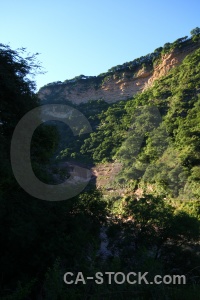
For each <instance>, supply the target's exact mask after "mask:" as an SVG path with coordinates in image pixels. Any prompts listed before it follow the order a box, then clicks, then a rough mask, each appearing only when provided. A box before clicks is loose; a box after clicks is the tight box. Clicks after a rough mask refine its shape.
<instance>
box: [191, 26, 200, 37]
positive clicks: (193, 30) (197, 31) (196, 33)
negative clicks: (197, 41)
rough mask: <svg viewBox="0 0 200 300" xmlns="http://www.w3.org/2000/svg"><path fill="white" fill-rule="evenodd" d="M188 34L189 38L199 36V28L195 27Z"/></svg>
mask: <svg viewBox="0 0 200 300" xmlns="http://www.w3.org/2000/svg"><path fill="white" fill-rule="evenodd" d="M190 34H191V36H195V35H198V34H200V28H199V27H196V28H194V29H192V30H191V31H190Z"/></svg>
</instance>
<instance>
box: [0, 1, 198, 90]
mask: <svg viewBox="0 0 200 300" xmlns="http://www.w3.org/2000/svg"><path fill="white" fill-rule="evenodd" d="M199 12H200V1H199V0H190V1H176V0H174V1H171V0H168V1H155V0H152V1H138V0H137V1H134V0H132V1H131V0H123V1H120V0H107V1H105V0H101V1H95V0H85V1H84V0H82V1H81V0H74V1H72V0H70V1H69V0H65V1H64V0H57V1H53V0H52V1H47V0H40V1H39V0H35V1H30V0H26V1H25V0H18V1H9V0H8V1H2V2H1V9H0V28H1V35H0V36H1V39H0V43H3V44H9V45H10V47H11V48H12V49H16V48H20V47H26V48H27V51H28V52H31V53H36V52H39V53H40V56H39V60H40V61H41V64H42V66H43V67H44V69H45V71H46V72H47V73H46V74H44V75H37V76H36V77H35V81H36V83H37V87H38V88H40V87H41V86H43V85H45V84H47V83H49V82H53V81H58V80H60V81H64V80H66V79H71V78H73V77H75V76H78V75H80V74H84V75H88V76H92V75H98V74H100V73H102V72H106V71H107V70H108V69H109V68H111V67H113V66H115V65H118V64H123V63H124V62H128V61H131V60H133V59H135V58H137V57H140V56H142V55H146V54H147V53H150V52H152V51H154V49H156V48H157V47H159V46H162V45H163V44H164V43H166V42H173V41H174V40H176V39H177V38H179V37H183V36H185V35H190V31H191V29H193V28H194V27H196V26H198V27H200V13H199Z"/></svg>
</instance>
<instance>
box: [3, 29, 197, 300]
mask: <svg viewBox="0 0 200 300" xmlns="http://www.w3.org/2000/svg"><path fill="white" fill-rule="evenodd" d="M191 35H192V37H191V38H189V39H188V38H187V37H184V38H182V39H178V40H177V41H175V42H174V43H173V45H172V44H170V45H168V44H166V45H165V46H164V47H163V48H159V49H157V50H156V52H157V53H158V52H159V53H160V54H159V55H162V54H163V53H165V51H172V50H173V49H174V48H176V49H178V48H180V47H185V46H188V44H189V43H191V41H192V43H196V45H198V43H199V37H200V31H199V30H198V28H195V29H194V30H192V31H191ZM25 54H26V53H25V50H24V49H22V52H20V51H19V50H18V51H14V50H11V49H10V48H9V47H8V46H5V45H0V142H1V143H0V147H1V157H0V172H1V184H0V206H1V207H0V214H1V217H0V222H1V229H0V240H1V250H0V251H1V256H0V260H1V277H0V284H1V292H0V298H1V299H4V300H22V299H53V300H59V299H61V300H65V299H66V300H67V299H138V300H139V299H174V300H175V299H199V298H198V295H199V294H200V293H199V292H200V288H199V283H200V267H199V266H200V256H199V253H200V245H199V226H200V202H199V198H200V155H199V145H200V128H199V122H200V93H199V91H200V49H197V50H196V51H194V52H193V53H192V54H190V55H189V56H187V57H186V58H185V60H184V61H183V63H182V64H181V65H180V66H179V67H176V68H174V69H173V70H171V71H170V72H169V73H168V75H167V76H165V77H163V78H161V79H159V80H158V81H156V82H155V84H154V86H153V87H151V88H150V89H148V90H146V91H144V92H143V93H142V94H137V95H135V96H134V97H133V99H131V100H128V101H121V102H118V103H115V104H112V105H109V104H108V103H105V102H104V101H102V100H99V101H90V102H88V103H86V104H81V105H79V106H75V105H74V107H75V108H77V109H78V110H79V111H81V112H82V113H83V114H84V115H85V116H86V117H87V119H88V120H89V121H90V123H91V127H92V130H93V132H92V133H90V134H89V133H88V134H86V135H85V134H82V132H80V134H79V135H78V136H74V135H73V134H72V132H71V130H70V129H69V128H68V127H67V126H66V125H62V124H60V123H59V124H56V126H55V123H49V124H48V123H47V124H43V125H41V126H40V127H38V128H37V130H36V131H35V133H34V136H33V139H32V145H31V156H32V166H33V169H34V172H35V173H36V175H37V176H38V177H39V178H40V179H41V180H42V181H44V182H46V183H51V182H53V180H54V177H53V176H52V175H53V174H52V171H49V170H51V169H52V168H55V164H56V163H58V162H59V163H60V164H61V165H62V162H63V161H64V162H65V161H70V162H73V163H74V164H84V165H88V166H89V167H90V166H91V165H94V164H98V163H110V162H112V163H120V164H121V165H122V168H121V171H120V172H119V174H118V175H117V176H116V178H115V181H114V182H112V183H109V186H105V187H104V188H105V190H106V189H107V188H108V187H109V188H110V187H111V188H112V189H114V190H116V191H117V190H120V189H122V190H123V194H120V192H119V193H118V195H117V196H108V195H107V196H105V195H104V189H102V191H101V190H97V189H96V187H95V185H94V184H93V183H91V184H89V185H88V187H87V189H85V190H84V191H83V192H82V193H81V194H79V195H77V196H76V197H74V198H72V199H70V200H67V201H60V202H57V201H55V202H54V201H53V202H48V201H42V200H40V199H36V198H34V197H32V196H30V195H29V194H28V193H26V192H25V191H24V190H23V189H22V188H21V187H20V186H19V185H18V183H17V182H16V180H15V178H14V175H13V173H12V168H11V163H10V142H11V138H12V134H13V130H14V128H15V126H16V124H17V123H18V121H19V120H20V119H21V117H22V116H23V115H24V114H25V113H26V112H28V111H29V110H31V109H32V108H34V107H37V106H38V105H39V101H38V99H37V96H36V95H35V93H34V88H35V87H34V82H32V81H31V80H30V79H28V76H29V74H30V73H31V72H33V73H34V72H36V71H37V70H38V69H40V67H39V65H38V64H37V63H36V56H35V55H33V56H31V57H27V58H25V57H24V56H25ZM125 67H127V66H125ZM117 68H118V67H117ZM110 72H112V70H111V71H110ZM82 76H83V75H82ZM79 79H80V78H79ZM81 80H84V78H81ZM54 96H55V95H52V99H53V97H54ZM61 100H62V99H61ZM61 102H62V101H61ZM70 105H71V106H73V105H72V104H70ZM52 166H53V167H52ZM57 171H58V170H57ZM66 175H67V176H68V174H65V173H64V179H65V178H66ZM54 183H56V182H54ZM138 188H140V189H141V190H142V191H143V195H142V196H141V197H140V199H139V198H138V197H136V194H135V191H136V190H137V189H138ZM102 228H106V230H107V237H108V242H109V244H108V247H107V248H108V250H109V251H110V252H109V253H110V255H108V256H107V258H106V259H102V257H101V255H100V254H99V248H100V238H99V234H100V232H101V230H102ZM68 271H69V272H74V273H75V274H77V273H78V272H80V271H81V272H83V274H84V276H85V277H87V276H94V274H95V272H108V271H110V272H111V271H113V272H124V273H128V272H132V271H134V272H146V271H148V272H149V275H148V276H149V279H150V280H151V279H152V278H153V277H154V276H155V275H158V274H160V275H165V274H170V275H177V274H180V275H182V274H184V275H185V276H186V279H187V285H180V286H177V285H172V284H169V285H164V284H160V285H145V284H141V285H140V284H134V285H130V284H127V283H124V284H114V283H113V284H112V285H110V284H109V283H108V278H106V280H105V281H104V283H103V284H100V285H97V284H95V282H94V281H89V282H88V281H87V284H86V285H84V284H82V283H81V282H80V283H79V284H77V285H73V284H72V285H66V284H65V283H64V281H63V275H64V273H65V272H68Z"/></svg>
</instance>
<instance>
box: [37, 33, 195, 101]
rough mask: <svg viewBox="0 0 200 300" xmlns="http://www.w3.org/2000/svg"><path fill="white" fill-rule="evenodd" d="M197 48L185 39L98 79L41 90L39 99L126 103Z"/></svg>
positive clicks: (79, 79)
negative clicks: (122, 101) (100, 100)
mask: <svg viewBox="0 0 200 300" xmlns="http://www.w3.org/2000/svg"><path fill="white" fill-rule="evenodd" d="M198 46H199V45H198V42H196V43H195V42H193V40H192V39H187V37H184V38H182V39H178V40H176V41H175V42H174V43H172V44H170V45H168V44H167V46H166V45H165V46H164V48H162V47H160V48H158V49H156V50H155V51H154V53H151V54H148V55H146V56H145V57H140V58H139V59H135V60H133V61H132V62H129V63H125V64H124V65H121V66H116V67H113V68H111V69H110V70H108V72H107V73H104V74H100V75H99V76H97V77H96V76H84V75H80V76H77V77H76V78H74V79H72V80H66V81H65V82H63V83H62V82H55V83H50V84H48V85H46V86H44V87H42V88H41V89H40V91H39V93H38V95H39V97H40V99H41V100H42V103H58V102H71V103H74V104H80V103H86V102H88V101H90V100H99V99H102V100H104V101H106V102H108V103H113V102H117V101H120V100H127V99H130V98H131V97H132V96H133V95H135V94H137V93H138V92H142V91H143V90H144V89H146V88H147V87H150V86H151V85H152V84H153V82H154V81H155V80H156V79H158V78H160V77H161V76H164V75H166V74H167V72H168V71H169V70H171V69H172V68H173V67H175V66H177V65H179V64H180V63H181V62H182V61H183V59H184V58H185V57H186V56H187V55H188V54H189V53H191V52H193V51H194V50H195V49H196V48H198Z"/></svg>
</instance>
